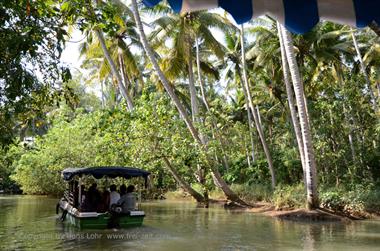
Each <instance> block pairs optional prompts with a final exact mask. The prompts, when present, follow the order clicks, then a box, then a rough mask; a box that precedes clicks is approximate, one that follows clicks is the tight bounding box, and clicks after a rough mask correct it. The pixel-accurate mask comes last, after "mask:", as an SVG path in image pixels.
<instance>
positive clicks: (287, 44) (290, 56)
mask: <svg viewBox="0 0 380 251" xmlns="http://www.w3.org/2000/svg"><path fill="white" fill-rule="evenodd" d="M280 31H281V38H282V41H283V43H284V49H285V53H286V59H287V62H288V65H289V70H290V75H291V79H292V81H293V87H294V93H295V97H296V103H297V107H298V119H299V122H300V128H301V133H302V141H303V145H304V163H305V165H306V166H305V174H306V177H305V181H306V190H307V208H308V209H314V208H318V206H319V200H318V191H317V170H316V161H315V156H314V149H313V143H312V137H311V130H310V124H309V119H308V115H307V111H306V109H307V108H306V102H305V98H304V88H303V82H302V79H301V77H300V71H299V68H298V63H297V60H296V57H295V55H296V54H295V52H294V46H293V40H292V37H291V34H290V33H289V32H288V31H287V30H286V29H285V28H284V27H282V26H280ZM284 67H285V66H284Z"/></svg>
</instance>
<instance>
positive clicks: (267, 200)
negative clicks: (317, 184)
mask: <svg viewBox="0 0 380 251" xmlns="http://www.w3.org/2000/svg"><path fill="white" fill-rule="evenodd" d="M210 195H211V196H210V197H211V198H210V203H211V204H217V205H219V206H221V207H224V208H225V209H227V210H231V211H234V212H244V213H257V214H262V215H265V216H268V217H275V218H278V219H281V220H291V221H303V222H337V221H340V222H348V221H355V220H366V219H380V211H379V210H374V209H373V208H375V209H376V207H365V206H364V205H366V204H365V202H363V201H360V200H353V201H350V202H349V203H347V202H346V201H347V199H346V198H344V197H343V196H342V198H339V200H338V199H335V201H333V200H332V199H334V198H336V197H337V194H333V196H331V193H324V194H322V200H321V208H319V209H317V210H311V211H309V210H306V209H305V208H303V205H304V202H303V200H299V199H298V198H299V197H301V196H297V193H290V192H289V189H288V190H287V192H286V193H284V192H283V190H281V191H280V192H277V193H276V194H275V195H272V196H268V195H266V196H260V195H255V196H256V197H261V198H263V199H264V200H257V199H256V200H255V199H253V196H251V197H249V196H247V194H243V193H240V194H239V195H240V196H241V197H242V198H243V199H244V200H245V201H246V202H248V203H249V204H251V205H252V208H246V207H241V206H239V205H237V204H235V203H233V202H230V201H227V200H226V199H225V198H224V196H223V194H221V193H219V192H217V191H213V192H211V193H210ZM165 197H166V198H168V199H169V200H191V199H192V198H191V196H190V195H188V194H187V193H185V192H183V191H181V190H179V191H173V192H169V193H166V194H165ZM367 204H368V203H367ZM366 208H369V209H371V210H368V211H367V210H365V209H366Z"/></svg>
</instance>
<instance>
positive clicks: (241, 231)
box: [0, 196, 380, 251]
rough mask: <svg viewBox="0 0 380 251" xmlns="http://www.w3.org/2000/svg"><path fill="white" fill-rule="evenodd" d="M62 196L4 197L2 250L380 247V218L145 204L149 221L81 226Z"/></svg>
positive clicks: (1, 203)
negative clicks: (61, 212)
mask: <svg viewBox="0 0 380 251" xmlns="http://www.w3.org/2000/svg"><path fill="white" fill-rule="evenodd" d="M56 203H57V199H54V198H47V197H38V196H2V197H1V196H0V250H158V251H161V250H162V251H164V250H165V251H170V250H285V251H286V250H334V251H335V250H336V251H338V250H344V251H350V250H355V251H357V250H380V221H360V222H353V223H348V224H347V223H310V224H307V223H295V222H288V221H281V220H277V219H274V218H270V217H265V216H262V215H258V214H253V213H236V212H231V211H227V210H224V209H223V208H220V207H217V206H215V207H213V208H210V209H203V208H196V205H195V204H193V203H191V202H170V201H157V202H149V203H144V204H143V205H142V207H143V210H144V211H145V212H146V215H147V216H146V218H145V221H144V226H142V227H139V228H132V229H123V230H78V229H76V228H73V227H71V226H70V225H68V224H65V223H61V222H59V221H58V220H57V216H56V215H55V205H56Z"/></svg>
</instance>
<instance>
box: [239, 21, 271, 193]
mask: <svg viewBox="0 0 380 251" xmlns="http://www.w3.org/2000/svg"><path fill="white" fill-rule="evenodd" d="M240 41H241V54H242V59H241V61H242V71H243V82H244V86H245V89H246V92H247V96H248V103H249V107H250V108H251V112H252V115H253V120H254V122H255V125H256V129H257V132H258V134H259V138H260V141H261V145H262V146H263V149H264V153H265V156H266V158H267V161H268V167H269V171H270V175H271V180H272V188H273V189H274V188H275V187H276V176H275V172H274V167H273V161H272V156H271V154H270V151H269V147H268V144H267V142H266V140H265V135H264V131H263V128H262V127H261V124H260V123H259V116H258V114H257V110H256V109H255V106H254V105H253V101H252V95H251V91H250V89H249V84H248V78H247V71H246V62H245V48H244V27H243V25H242V26H241V34H240Z"/></svg>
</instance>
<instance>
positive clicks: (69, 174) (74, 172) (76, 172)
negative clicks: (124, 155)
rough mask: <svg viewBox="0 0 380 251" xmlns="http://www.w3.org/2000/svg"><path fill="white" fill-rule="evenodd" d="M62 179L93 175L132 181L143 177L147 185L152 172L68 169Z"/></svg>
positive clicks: (114, 168) (117, 167)
mask: <svg viewBox="0 0 380 251" xmlns="http://www.w3.org/2000/svg"><path fill="white" fill-rule="evenodd" d="M61 174H62V178H63V179H64V180H66V181H70V180H71V179H73V178H74V177H75V176H79V177H81V176H83V175H91V176H93V177H94V178H95V179H101V178H103V177H110V178H116V177H122V178H124V179H131V178H134V177H143V178H144V179H145V183H146V181H147V178H148V176H149V175H150V172H148V171H145V170H142V169H138V168H132V167H122V166H99V167H84V168H67V169H65V170H63V171H62V172H61Z"/></svg>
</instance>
